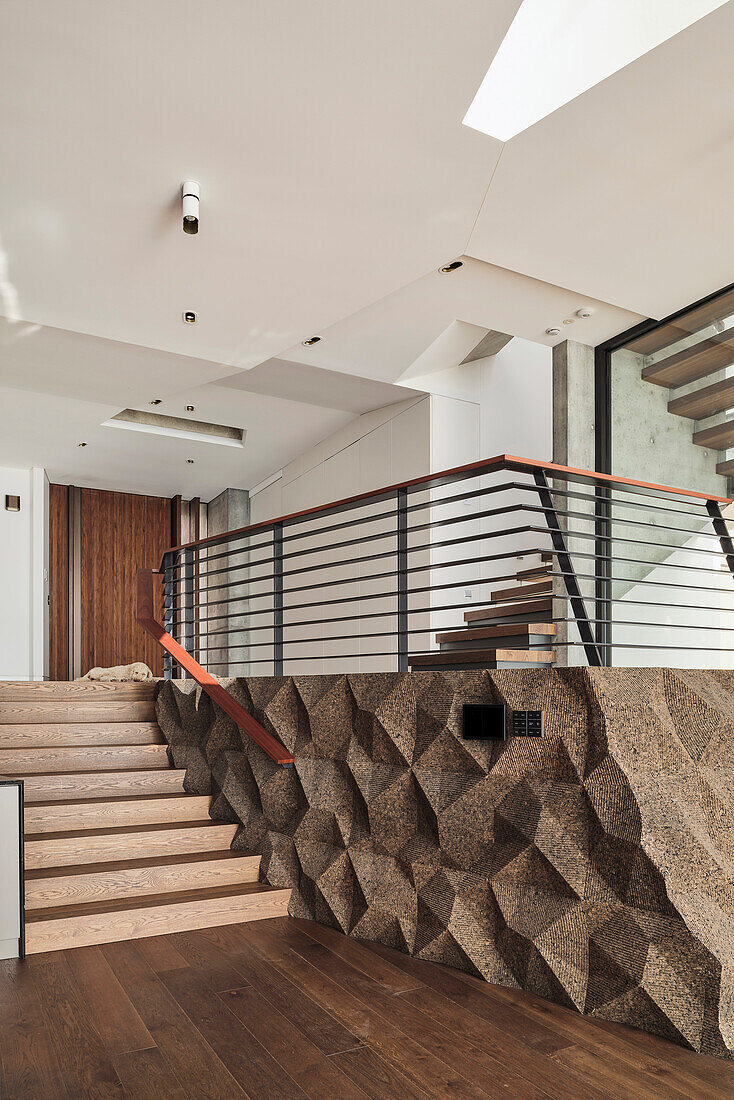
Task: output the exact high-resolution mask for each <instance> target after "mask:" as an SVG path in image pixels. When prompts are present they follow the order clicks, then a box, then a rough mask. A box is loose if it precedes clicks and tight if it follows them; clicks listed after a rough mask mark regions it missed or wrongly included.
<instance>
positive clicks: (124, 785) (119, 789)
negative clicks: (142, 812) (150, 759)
mask: <svg viewBox="0 0 734 1100" xmlns="http://www.w3.org/2000/svg"><path fill="white" fill-rule="evenodd" d="M185 775H186V772H185V770H184V769H183V768H181V769H180V770H178V771H177V770H175V769H173V768H167V769H166V768H152V769H150V770H143V769H141V770H140V771H122V772H107V771H105V772H79V773H77V774H75V775H69V774H65V775H64V774H61V773H59V774H57V775H29V776H26V778H25V781H24V788H25V801H26V802H58V801H62V802H66V801H68V800H69V799H72V798H104V797H105V796H106V795H109V796H110V797H111V798H123V797H125V796H126V795H128V796H129V797H132V796H134V795H136V794H140V795H145V794H179V793H180V792H181V791H183V781H184V776H185Z"/></svg>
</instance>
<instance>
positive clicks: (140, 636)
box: [80, 489, 171, 676]
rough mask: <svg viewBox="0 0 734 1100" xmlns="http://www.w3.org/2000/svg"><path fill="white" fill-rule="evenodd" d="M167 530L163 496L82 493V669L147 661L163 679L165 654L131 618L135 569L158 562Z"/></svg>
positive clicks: (167, 511)
mask: <svg viewBox="0 0 734 1100" xmlns="http://www.w3.org/2000/svg"><path fill="white" fill-rule="evenodd" d="M170 531H171V502H170V500H167V499H165V498H163V497H151V496H138V495H136V494H134V493H112V492H106V491H104V490H100V489H82V490H81V563H80V565H81V568H80V572H81V617H82V645H81V655H82V656H81V661H82V667H83V670H84V671H85V672H86V671H87V670H88V669H90V668H93V667H94V666H95V665H102V666H107V665H118V664H128V663H129V662H131V661H145V663H146V664H147V665H149V667H150V668H151V669H152V670H153V672H154V673H155V675H156V676H162V675H163V652H162V650H161V648H160V646H158V645H156V643H155V642H154V641H153V639H152V638H150V637H147V636H146V634H145V632H144V631H142V630H141V629H140V627H139V626H138V624H137V622H136V620H135V605H136V584H137V581H136V577H137V571H138V569H142V568H145V567H149V566H150V565H151V564H153V563H156V562H158V561H160V559H161V556H162V554H163V552H164V550H165V549H166V546H167V544H168V539H169V536H170Z"/></svg>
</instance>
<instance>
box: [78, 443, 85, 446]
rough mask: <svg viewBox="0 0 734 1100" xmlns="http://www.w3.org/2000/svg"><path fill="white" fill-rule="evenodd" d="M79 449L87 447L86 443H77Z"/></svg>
mask: <svg viewBox="0 0 734 1100" xmlns="http://www.w3.org/2000/svg"><path fill="white" fill-rule="evenodd" d="M77 447H86V443H77Z"/></svg>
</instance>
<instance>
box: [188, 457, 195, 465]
mask: <svg viewBox="0 0 734 1100" xmlns="http://www.w3.org/2000/svg"><path fill="white" fill-rule="evenodd" d="M186 461H187V462H188V464H189V466H193V465H194V460H193V458H187V459H186Z"/></svg>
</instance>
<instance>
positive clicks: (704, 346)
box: [642, 339, 734, 386]
mask: <svg viewBox="0 0 734 1100" xmlns="http://www.w3.org/2000/svg"><path fill="white" fill-rule="evenodd" d="M732 363H734V347H732V346H731V345H728V344H724V343H721V342H720V341H718V340H711V339H709V340H701V341H700V342H699V343H698V344H694V345H693V346H692V347H690V348H685V349H684V350H683V351H679V352H676V354H675V355H669V356H667V357H666V358H665V359H660V360H659V361H658V362H657V363H650V364H648V366H646V367H643V369H642V378H643V380H644V381H645V382H653V383H654V384H655V385H656V386H684V385H685V384H686V383H687V382H695V381H697V379H699V378H705V377H706V376H707V375H709V374H715V373H716V371H719V370H723V369H724V367H728V366H730V365H731V364H732Z"/></svg>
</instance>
